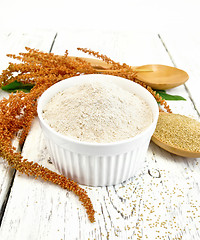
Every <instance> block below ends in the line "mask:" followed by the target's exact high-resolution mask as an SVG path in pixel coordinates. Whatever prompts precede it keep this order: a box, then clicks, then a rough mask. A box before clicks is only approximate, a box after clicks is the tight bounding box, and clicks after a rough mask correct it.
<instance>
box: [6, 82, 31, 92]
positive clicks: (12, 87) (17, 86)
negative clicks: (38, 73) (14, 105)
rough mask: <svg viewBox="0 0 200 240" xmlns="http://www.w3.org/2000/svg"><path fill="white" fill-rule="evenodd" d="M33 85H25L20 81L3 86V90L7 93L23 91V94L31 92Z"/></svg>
mask: <svg viewBox="0 0 200 240" xmlns="http://www.w3.org/2000/svg"><path fill="white" fill-rule="evenodd" d="M33 87H34V85H33V84H30V83H28V84H24V83H21V82H18V81H14V82H11V83H9V84H8V85H5V86H2V88H1V89H2V90H4V91H7V92H17V91H23V92H30V90H31V88H33Z"/></svg>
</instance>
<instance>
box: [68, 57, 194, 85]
mask: <svg viewBox="0 0 200 240" xmlns="http://www.w3.org/2000/svg"><path fill="white" fill-rule="evenodd" d="M70 58H72V59H73V58H76V57H70ZM81 59H83V60H85V61H87V62H89V63H90V64H91V65H92V67H93V68H94V69H96V70H98V72H99V73H105V72H109V71H111V70H110V67H111V66H112V65H111V64H107V63H105V62H104V61H102V60H99V59H93V58H81ZM132 69H133V71H136V78H137V79H138V80H141V81H142V82H144V83H146V84H147V85H149V86H150V87H152V88H153V89H158V90H165V89H169V88H173V87H177V86H179V85H181V84H183V83H185V82H186V81H187V80H188V78H189V76H188V74H187V73H186V72H185V71H183V70H181V69H178V68H175V67H170V66H165V65H158V64H151V65H144V66H139V67H132ZM112 71H113V70H112Z"/></svg>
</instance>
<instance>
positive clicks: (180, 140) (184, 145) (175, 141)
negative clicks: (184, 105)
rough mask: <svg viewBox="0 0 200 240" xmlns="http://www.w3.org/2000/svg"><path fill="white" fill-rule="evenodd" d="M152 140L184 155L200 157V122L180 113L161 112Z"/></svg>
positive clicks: (175, 152)
mask: <svg viewBox="0 0 200 240" xmlns="http://www.w3.org/2000/svg"><path fill="white" fill-rule="evenodd" d="M152 141H153V142H154V143H156V144H157V145H158V146H160V147H161V148H164V149H165V150H167V151H169V152H171V153H174V154H176V155H180V156H183V157H200V122H198V121H197V120H195V119H192V118H190V117H186V116H184V115H180V114H172V113H170V114H169V113H160V115H159V119H158V123H157V126H156V130H155V132H154V134H153V137H152Z"/></svg>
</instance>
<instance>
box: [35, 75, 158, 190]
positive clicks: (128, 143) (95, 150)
mask: <svg viewBox="0 0 200 240" xmlns="http://www.w3.org/2000/svg"><path fill="white" fill-rule="evenodd" d="M94 79H95V81H107V82H109V81H110V82H114V83H115V84H117V85H118V86H121V87H122V88H123V89H126V90H128V91H129V92H133V93H135V94H137V96H140V97H141V98H143V99H144V100H146V102H147V103H148V104H149V106H150V108H151V110H152V113H153V123H152V124H151V125H150V126H149V127H148V128H147V129H146V130H145V131H143V132H142V133H140V134H138V135H136V136H135V137H133V138H130V139H127V140H123V141H118V142H113V143H89V142H81V141H78V140H74V139H72V138H70V137H67V136H64V135H62V134H60V133H58V132H56V131H55V130H54V129H52V128H51V127H50V126H49V125H48V124H47V123H46V122H45V121H44V119H43V117H42V110H43V108H44V106H45V105H46V104H47V102H49V101H50V99H51V98H52V97H53V96H54V95H55V94H56V93H58V92H60V91H63V90H64V89H66V88H68V87H71V86H74V85H76V84H82V83H84V82H91V81H93V80H94ZM37 111H38V117H39V121H40V125H41V127H42V130H43V133H44V136H45V139H46V143H47V147H48V150H49V153H50V156H51V157H52V161H53V164H54V165H55V167H56V168H57V169H58V170H59V171H60V173H62V174H63V175H65V176H66V177H68V178H71V179H73V180H74V181H76V182H78V183H79V184H84V185H90V186H108V185H115V184H118V183H121V182H123V181H125V180H127V179H129V178H130V177H132V176H134V174H135V173H136V171H138V170H139V169H141V168H142V167H143V165H144V161H145V155H146V152H147V149H148V146H149V142H150V139H151V136H152V134H153V132H154V130H155V128H156V124H157V120H158V115H159V111H158V105H157V102H156V100H155V99H154V97H153V96H152V95H151V94H150V93H149V92H148V91H147V90H146V89H145V88H143V87H142V86H140V85H139V84H136V83H134V82H132V81H130V80H127V79H124V78H121V77H115V76H110V75H103V74H90V75H81V76H77V77H72V78H68V79H66V80H63V81H61V82H58V83H56V84H54V85H53V86H52V87H50V88H49V89H47V90H46V91H45V92H44V93H43V94H42V96H41V97H40V99H39V101H38V108H37Z"/></svg>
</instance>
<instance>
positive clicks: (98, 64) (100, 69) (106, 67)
mask: <svg viewBox="0 0 200 240" xmlns="http://www.w3.org/2000/svg"><path fill="white" fill-rule="evenodd" d="M68 57H69V58H71V59H76V58H77V57H73V56H68ZM78 58H80V59H82V60H84V61H86V62H88V63H90V64H91V66H92V67H93V68H94V69H95V70H96V72H97V73H109V72H120V71H121V70H113V69H110V68H111V66H112V65H111V64H108V63H106V62H104V61H102V60H99V59H93V58H83V57H78ZM131 68H132V69H133V71H135V72H153V70H152V69H148V68H146V69H145V68H142V69H138V67H131Z"/></svg>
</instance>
